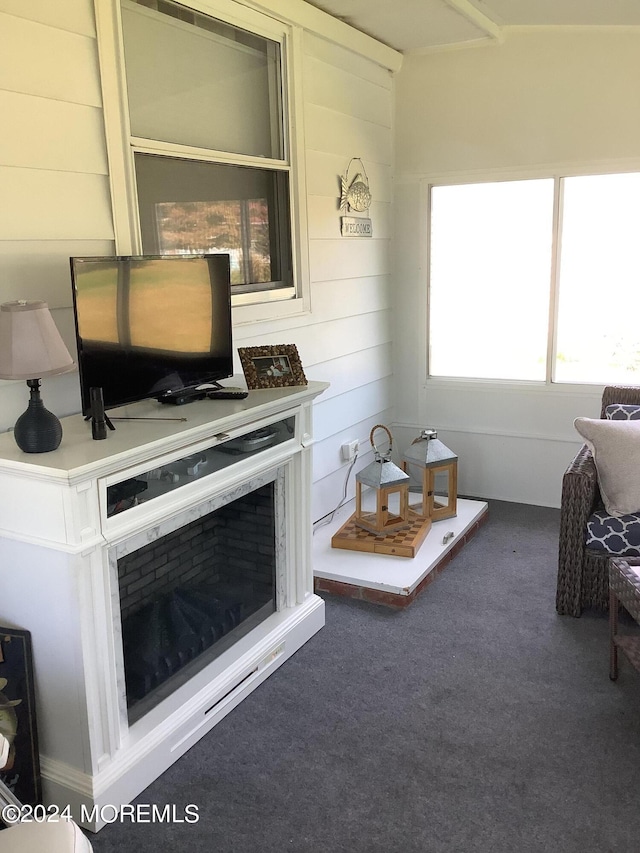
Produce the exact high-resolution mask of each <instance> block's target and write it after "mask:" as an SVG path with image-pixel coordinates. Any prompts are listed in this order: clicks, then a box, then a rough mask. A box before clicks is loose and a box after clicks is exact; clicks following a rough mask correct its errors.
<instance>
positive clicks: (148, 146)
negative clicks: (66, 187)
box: [131, 136, 291, 172]
mask: <svg viewBox="0 0 640 853" xmlns="http://www.w3.org/2000/svg"><path fill="white" fill-rule="evenodd" d="M131 147H132V148H133V150H134V152H135V153H137V154H165V155H167V156H170V157H180V158H181V159H182V160H200V161H202V160H206V161H208V162H210V163H229V164H230V165H232V166H257V167H259V168H260V169H271V170H272V171H280V172H289V171H290V170H291V167H290V165H289V163H287V162H286V161H284V160H271V159H269V158H268V157H253V156H251V155H250V154H231V153H229V152H228V151H215V150H214V149H212V148H197V147H196V146H193V145H180V144H179V143H177V142H162V141H161V140H159V139H145V138H144V137H142V136H132V137H131Z"/></svg>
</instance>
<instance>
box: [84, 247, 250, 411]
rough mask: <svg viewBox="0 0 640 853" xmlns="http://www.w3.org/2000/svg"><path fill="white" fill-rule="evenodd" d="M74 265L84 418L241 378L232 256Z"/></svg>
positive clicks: (113, 260) (150, 257) (149, 258)
mask: <svg viewBox="0 0 640 853" xmlns="http://www.w3.org/2000/svg"><path fill="white" fill-rule="evenodd" d="M70 260H71V280H72V285H73V306H74V314H75V323H76V337H77V343H78V367H79V370H80V392H81V397H82V411H83V414H85V415H89V414H90V413H91V396H90V389H91V388H94V387H95V388H102V394H103V398H104V405H105V408H107V409H109V408H111V409H112V408H115V407H116V406H123V405H125V404H126V403H133V402H136V401H138V400H144V399H148V398H153V397H155V398H157V399H161V397H162V395H163V394H164V393H165V392H175V391H178V390H181V389H185V388H193V387H194V386H197V385H200V384H203V383H208V382H210V383H215V382H217V381H218V380H220V379H226V378H227V377H229V376H231V375H232V374H233V344H232V333H231V284H230V275H229V255H226V254H215V255H196V254H193V255H138V256H118V257H106V258H71V259H70Z"/></svg>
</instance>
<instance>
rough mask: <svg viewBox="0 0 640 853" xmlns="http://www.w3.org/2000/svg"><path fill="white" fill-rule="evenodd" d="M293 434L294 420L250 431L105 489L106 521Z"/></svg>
mask: <svg viewBox="0 0 640 853" xmlns="http://www.w3.org/2000/svg"><path fill="white" fill-rule="evenodd" d="M294 432H295V417H293V416H292V417H290V418H284V419H283V420H281V421H278V422H277V423H273V424H269V425H268V426H264V427H261V428H260V429H256V430H252V431H251V432H248V433H245V434H244V435H241V436H239V437H237V438H229V439H228V440H227V441H224V442H221V443H219V444H216V445H215V446H214V447H208V448H206V449H205V450H202V451H200V452H198V453H195V454H191V455H190V456H185V457H184V458H182V459H176V460H175V461H174V462H169V463H167V464H166V465H161V466H158V467H156V468H153V469H151V470H149V471H144V472H143V473H142V474H138V475H137V476H136V477H131V478H130V479H128V480H123V481H122V482H120V483H114V484H113V485H111V486H108V487H107V518H110V517H111V516H114V515H117V514H118V513H120V512H124V511H125V510H128V509H131V508H132V507H134V506H138V505H139V504H143V503H146V502H147V501H150V500H153V499H154V498H157V497H160V496H161V495H165V494H167V493H168V492H171V491H173V490H174V489H179V488H180V487H181V486H184V485H186V484H187V483H190V482H193V481H194V480H197V479H199V478H200V477H206V475H207V474H212V473H214V472H216V471H220V470H222V469H223V468H226V467H227V466H229V465H233V463H234V462H238V461H239V460H241V459H246V458H248V457H249V456H254V455H255V454H256V453H260V452H262V451H264V450H267V449H268V448H270V447H276V446H277V445H278V444H282V443H283V442H284V441H287V440H288V439H290V438H293V435H294Z"/></svg>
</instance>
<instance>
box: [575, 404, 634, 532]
mask: <svg viewBox="0 0 640 853" xmlns="http://www.w3.org/2000/svg"><path fill="white" fill-rule="evenodd" d="M573 425H574V426H575V428H576V429H577V430H578V432H579V433H580V435H581V436H582V438H583V439H584V441H585V444H586V445H587V447H588V448H589V450H591V452H592V453H593V458H594V461H595V463H596V471H597V472H598V483H599V485H600V493H601V495H602V500H603V502H604V506H605V509H606V510H607V512H608V513H609V515H630V514H631V513H634V512H640V421H637V420H635V421H615V420H613V421H608V420H600V419H597V420H596V419H593V418H576V419H575V421H574V422H573Z"/></svg>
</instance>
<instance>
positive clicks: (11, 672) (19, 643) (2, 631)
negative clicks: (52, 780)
mask: <svg viewBox="0 0 640 853" xmlns="http://www.w3.org/2000/svg"><path fill="white" fill-rule="evenodd" d="M0 731H2V734H3V735H4V736H5V737H6V738H8V740H9V743H10V750H9V758H8V760H7V763H6V765H5V767H4V768H2V770H0V779H1V780H2V781H3V782H4V784H5V785H6V786H7V787H8V788H9V789H10V790H11V791H12V792H13V793H14V794H15V796H16V797H17V798H18V799H19V800H20V802H21V803H22V804H23V805H33V806H35V805H37V804H38V803H41V802H42V783H41V777H40V753H39V751H38V732H37V726H36V705H35V693H34V682H33V654H32V650H31V634H30V632H29V631H20V630H18V629H17V628H2V627H0Z"/></svg>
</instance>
